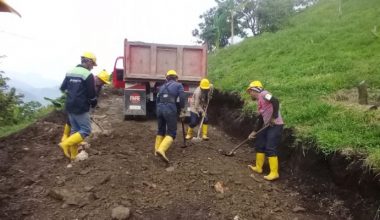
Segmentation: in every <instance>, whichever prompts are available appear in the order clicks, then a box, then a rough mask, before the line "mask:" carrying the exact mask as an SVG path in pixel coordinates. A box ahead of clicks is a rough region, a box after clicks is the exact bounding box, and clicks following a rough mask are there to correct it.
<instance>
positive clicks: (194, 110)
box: [186, 79, 214, 140]
mask: <svg viewBox="0 0 380 220" xmlns="http://www.w3.org/2000/svg"><path fill="white" fill-rule="evenodd" d="M213 91H214V87H213V85H212V84H211V83H210V81H209V80H208V79H202V80H201V82H200V84H199V86H198V87H197V88H196V89H195V91H194V93H193V98H192V99H191V103H190V123H189V128H188V129H187V134H186V139H187V140H190V139H192V138H193V133H194V127H195V126H197V125H198V124H199V123H201V121H202V118H203V124H202V125H201V126H202V127H200V128H199V129H202V139H203V140H208V139H209V138H208V136H207V128H208V125H207V124H208V117H207V107H208V104H209V102H210V100H211V98H212V94H213Z"/></svg>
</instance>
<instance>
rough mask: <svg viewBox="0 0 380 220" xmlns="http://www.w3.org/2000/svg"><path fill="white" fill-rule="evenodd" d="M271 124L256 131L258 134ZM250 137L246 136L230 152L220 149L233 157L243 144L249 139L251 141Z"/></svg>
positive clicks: (225, 154)
mask: <svg viewBox="0 0 380 220" xmlns="http://www.w3.org/2000/svg"><path fill="white" fill-rule="evenodd" d="M268 126H269V125H266V126H264V127H262V128H261V129H260V130H258V131H257V132H256V135H257V134H258V133H260V132H261V131H263V130H264V129H265V128H267V127H268ZM249 140H250V139H249V138H246V139H245V140H244V141H242V142H241V143H240V144H238V145H237V146H236V147H234V148H233V149H232V150H231V151H230V152H228V153H226V152H224V151H222V150H220V152H221V153H222V154H223V155H224V156H228V157H232V156H234V155H235V151H236V150H237V149H239V148H240V147H241V146H243V145H244V144H245V143H247V142H248V141H249Z"/></svg>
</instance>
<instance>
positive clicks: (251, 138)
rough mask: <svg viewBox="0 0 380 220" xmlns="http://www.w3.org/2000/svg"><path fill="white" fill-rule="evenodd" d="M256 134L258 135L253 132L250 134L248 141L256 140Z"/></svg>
mask: <svg viewBox="0 0 380 220" xmlns="http://www.w3.org/2000/svg"><path fill="white" fill-rule="evenodd" d="M256 134H257V132H256V131H252V132H251V133H250V134H249V136H248V139H249V140H253V139H255V137H256Z"/></svg>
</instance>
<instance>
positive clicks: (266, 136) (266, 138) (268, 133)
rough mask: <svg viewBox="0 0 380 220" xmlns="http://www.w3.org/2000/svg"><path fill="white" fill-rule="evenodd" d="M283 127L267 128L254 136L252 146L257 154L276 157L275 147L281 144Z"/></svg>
mask: <svg viewBox="0 0 380 220" xmlns="http://www.w3.org/2000/svg"><path fill="white" fill-rule="evenodd" d="M283 127H284V125H273V126H269V127H267V128H266V129H264V130H263V131H261V132H260V133H258V134H257V135H256V138H255V141H254V142H253V146H254V147H256V152H257V153H265V155H266V156H267V157H274V156H277V147H278V145H279V144H280V142H281V136H282V130H283Z"/></svg>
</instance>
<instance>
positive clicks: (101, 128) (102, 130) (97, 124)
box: [90, 117, 104, 132]
mask: <svg viewBox="0 0 380 220" xmlns="http://www.w3.org/2000/svg"><path fill="white" fill-rule="evenodd" d="M90 119H91V121H92V122H94V124H96V126H98V127H99V128H100V130H101V132H104V129H103V127H102V126H100V125H99V123H98V122H96V121H95V120H94V119H93V118H92V117H90Z"/></svg>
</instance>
